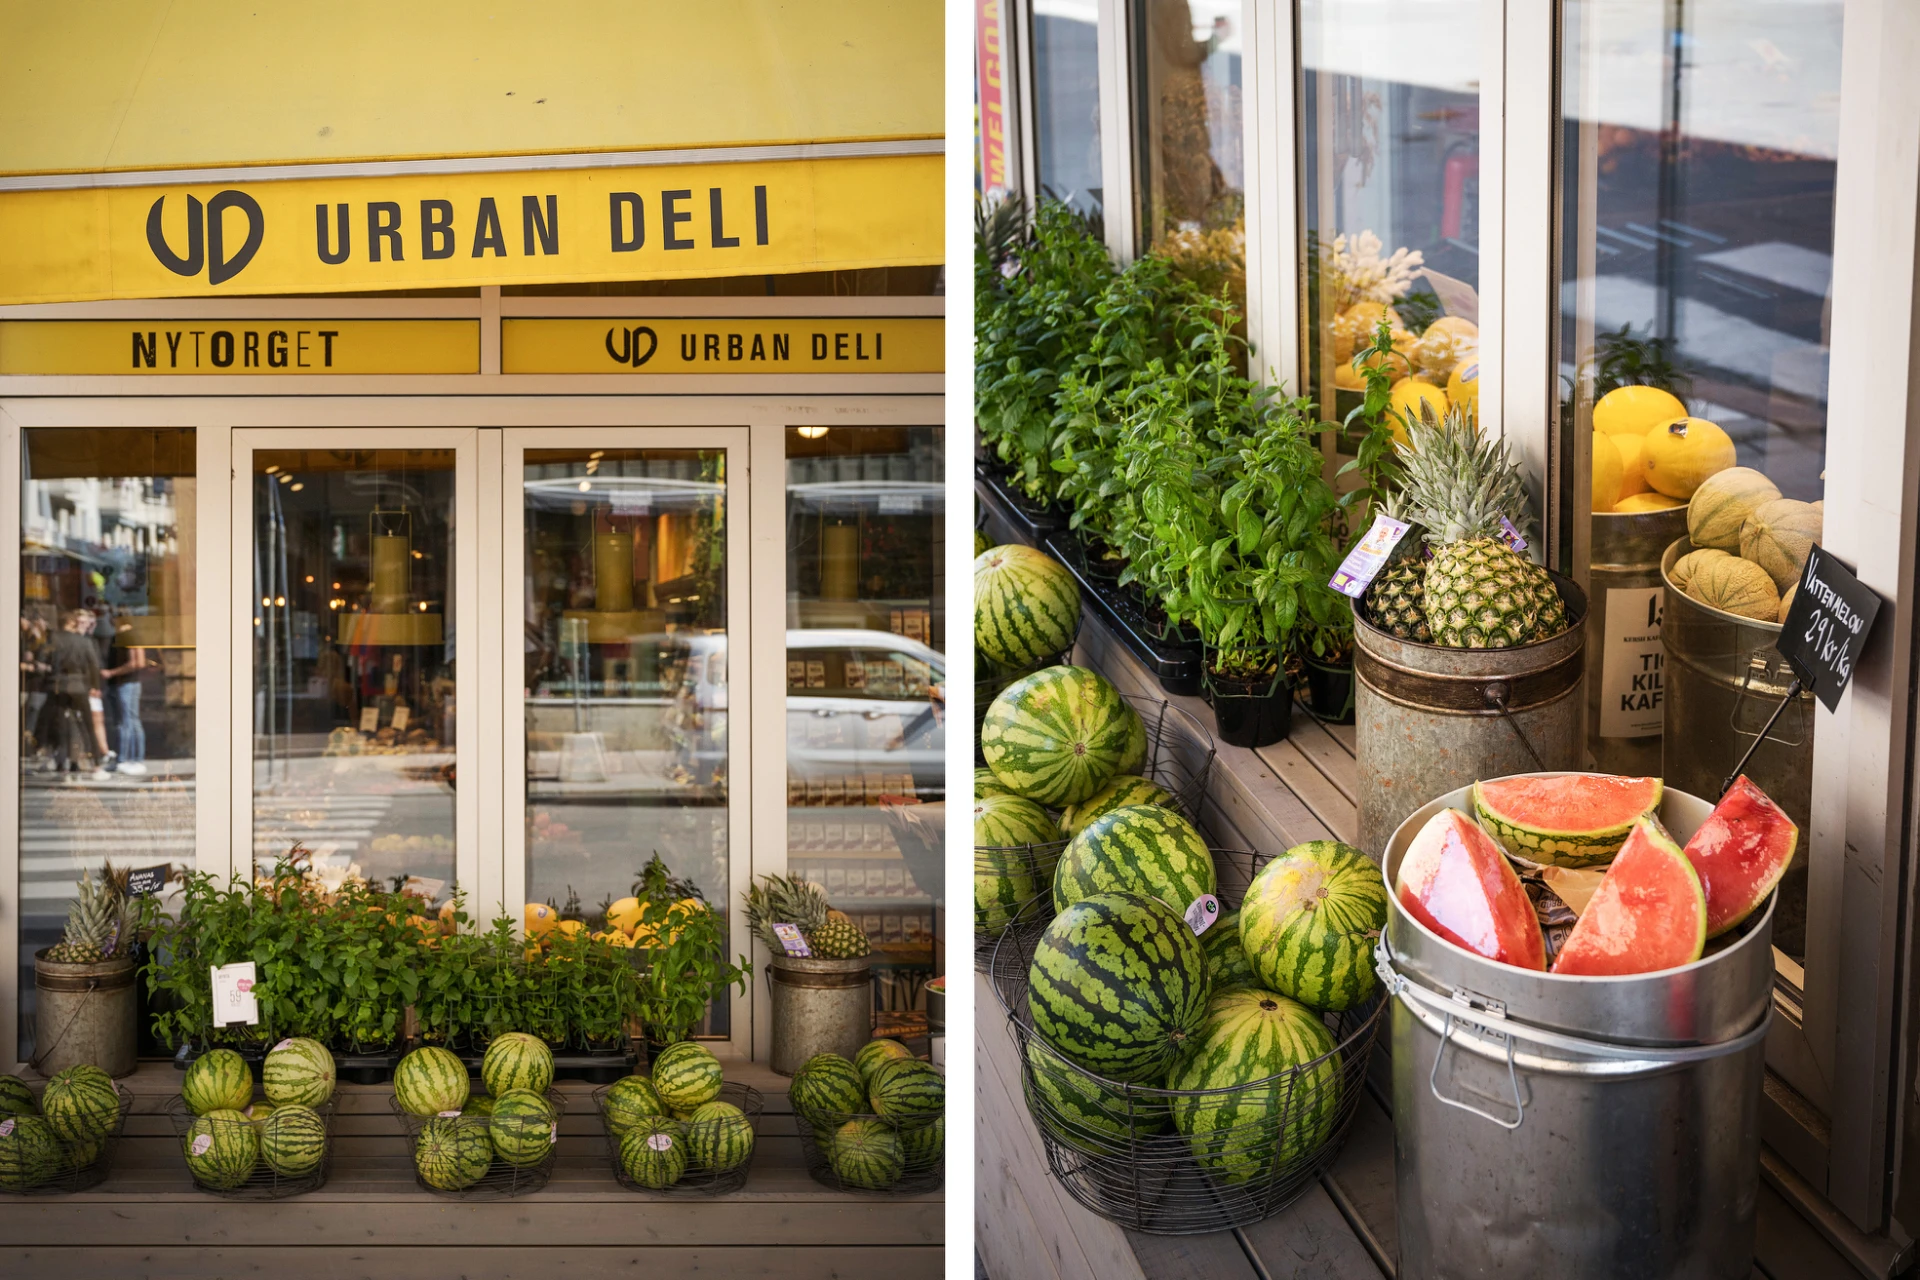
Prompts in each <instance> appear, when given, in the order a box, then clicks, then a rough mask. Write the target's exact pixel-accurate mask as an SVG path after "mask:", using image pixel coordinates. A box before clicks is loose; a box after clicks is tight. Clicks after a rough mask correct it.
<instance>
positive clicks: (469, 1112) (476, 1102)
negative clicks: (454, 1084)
mask: <svg viewBox="0 0 1920 1280" xmlns="http://www.w3.org/2000/svg"><path fill="white" fill-rule="evenodd" d="M493 1102H494V1098H493V1095H492V1094H490V1093H470V1094H468V1095H467V1105H466V1106H464V1107H461V1108H460V1114H461V1115H463V1116H481V1117H486V1116H490V1115H492V1114H493Z"/></svg>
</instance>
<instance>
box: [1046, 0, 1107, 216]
mask: <svg viewBox="0 0 1920 1280" xmlns="http://www.w3.org/2000/svg"><path fill="white" fill-rule="evenodd" d="M1099 8H1100V6H1099V5H1098V4H1097V3H1096V0H1034V4H1033V132H1034V151H1035V158H1036V160H1037V161H1038V165H1039V173H1040V192H1039V194H1040V195H1041V196H1043V197H1046V198H1049V199H1053V200H1059V201H1061V202H1062V203H1064V204H1069V205H1072V206H1073V207H1074V208H1075V209H1077V210H1079V211H1080V212H1081V213H1083V214H1086V215H1087V216H1088V217H1091V218H1098V217H1099V216H1100V213H1101V209H1102V205H1101V177H1100V47H1099V40H1098V38H1097V30H1098V22H1099Z"/></svg>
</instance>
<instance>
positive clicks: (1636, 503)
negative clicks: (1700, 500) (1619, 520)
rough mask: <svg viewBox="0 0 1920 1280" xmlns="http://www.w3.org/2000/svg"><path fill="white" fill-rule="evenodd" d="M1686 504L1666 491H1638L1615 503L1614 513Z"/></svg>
mask: <svg viewBox="0 0 1920 1280" xmlns="http://www.w3.org/2000/svg"><path fill="white" fill-rule="evenodd" d="M1619 438H1620V437H1618V436H1615V437H1614V439H1615V440H1618V439H1619ZM1686 505H1687V504H1686V503H1684V502H1682V501H1680V499H1678V498H1669V497H1668V496H1667V495H1666V494H1664V493H1636V494H1633V495H1632V496H1631V497H1626V498H1622V499H1620V501H1618V502H1616V503H1614V504H1613V514H1615V515H1617V516H1620V515H1628V514H1630V513H1632V512H1636V511H1667V510H1670V509H1671V508H1673V507H1684V506H1686Z"/></svg>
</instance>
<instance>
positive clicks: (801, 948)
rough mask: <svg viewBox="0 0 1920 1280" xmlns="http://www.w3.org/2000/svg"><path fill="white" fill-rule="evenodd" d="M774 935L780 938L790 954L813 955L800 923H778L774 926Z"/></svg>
mask: <svg viewBox="0 0 1920 1280" xmlns="http://www.w3.org/2000/svg"><path fill="white" fill-rule="evenodd" d="M773 936H774V937H776V938H778V939H780V945H781V946H783V947H785V948H786V949H787V954H788V955H790V956H811V955H812V954H813V952H812V951H811V950H810V949H809V948H808V947H807V940H806V938H805V937H804V936H802V935H801V933H800V926H799V925H794V924H776V925H775V926H773Z"/></svg>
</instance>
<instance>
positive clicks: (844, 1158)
mask: <svg viewBox="0 0 1920 1280" xmlns="http://www.w3.org/2000/svg"><path fill="white" fill-rule="evenodd" d="M827 1163H828V1164H829V1165H831V1166H832V1167H833V1172H834V1176H835V1177H837V1178H839V1179H840V1181H841V1183H842V1184H843V1185H845V1186H849V1187H858V1188H860V1189H861V1190H865V1191H885V1190H886V1189H887V1188H888V1187H890V1186H892V1185H893V1184H894V1183H896V1182H898V1181H900V1178H901V1175H903V1174H904V1173H905V1172H906V1169H907V1158H906V1152H905V1151H904V1150H903V1149H902V1148H901V1145H900V1135H899V1133H898V1132H896V1131H895V1129H894V1127H893V1126H892V1125H890V1124H888V1123H886V1122H885V1121H883V1120H868V1119H855V1120H849V1121H847V1122H846V1123H845V1124H843V1125H841V1126H840V1127H839V1128H838V1129H836V1130H834V1133H833V1144H832V1145H831V1146H830V1147H828V1149H827Z"/></svg>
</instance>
